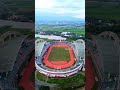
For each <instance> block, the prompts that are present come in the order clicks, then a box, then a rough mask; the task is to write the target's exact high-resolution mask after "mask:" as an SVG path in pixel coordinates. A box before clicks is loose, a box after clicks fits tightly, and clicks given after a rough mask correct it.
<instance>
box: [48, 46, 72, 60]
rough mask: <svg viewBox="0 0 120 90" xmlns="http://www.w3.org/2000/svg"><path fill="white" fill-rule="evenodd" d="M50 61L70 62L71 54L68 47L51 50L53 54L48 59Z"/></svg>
mask: <svg viewBox="0 0 120 90" xmlns="http://www.w3.org/2000/svg"><path fill="white" fill-rule="evenodd" d="M48 60H49V61H53V60H57V61H61V60H65V61H69V60H70V54H69V50H68V48H66V47H53V48H52V50H51V53H50V55H49V57H48Z"/></svg>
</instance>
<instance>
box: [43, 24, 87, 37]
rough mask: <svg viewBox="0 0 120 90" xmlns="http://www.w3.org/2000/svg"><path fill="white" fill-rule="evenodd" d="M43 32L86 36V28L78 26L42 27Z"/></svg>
mask: <svg viewBox="0 0 120 90" xmlns="http://www.w3.org/2000/svg"><path fill="white" fill-rule="evenodd" d="M41 31H59V32H71V33H75V34H79V35H84V34H85V27H76V26H67V25H66V26H51V25H41Z"/></svg>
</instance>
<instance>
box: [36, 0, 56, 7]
mask: <svg viewBox="0 0 120 90" xmlns="http://www.w3.org/2000/svg"><path fill="white" fill-rule="evenodd" d="M56 5H57V2H55V1H53V0H35V8H37V9H49V8H54V7H55V6H56Z"/></svg>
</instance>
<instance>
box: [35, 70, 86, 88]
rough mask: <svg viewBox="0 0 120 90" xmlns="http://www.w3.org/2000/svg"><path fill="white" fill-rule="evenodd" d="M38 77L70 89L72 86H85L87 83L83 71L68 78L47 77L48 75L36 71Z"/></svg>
mask: <svg viewBox="0 0 120 90" xmlns="http://www.w3.org/2000/svg"><path fill="white" fill-rule="evenodd" d="M36 78H37V79H38V80H40V81H44V82H47V83H51V84H57V85H59V86H60V87H62V89H68V88H71V87H73V88H76V87H83V86H84V85H85V76H84V75H83V74H81V73H79V74H77V75H75V76H72V77H67V78H49V77H48V78H47V76H45V75H43V74H41V73H39V72H36ZM46 80H47V81H46ZM68 90H69V89H68Z"/></svg>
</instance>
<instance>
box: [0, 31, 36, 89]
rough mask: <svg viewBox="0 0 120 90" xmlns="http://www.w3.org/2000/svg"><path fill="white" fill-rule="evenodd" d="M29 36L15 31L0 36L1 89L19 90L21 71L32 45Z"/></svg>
mask: <svg viewBox="0 0 120 90" xmlns="http://www.w3.org/2000/svg"><path fill="white" fill-rule="evenodd" d="M28 37H29V36H27V35H22V34H20V33H19V32H15V31H8V32H5V33H3V34H2V35H1V36H0V55H1V60H0V90H17V84H18V79H19V78H18V76H19V75H18V74H19V71H20V69H21V67H22V68H24V67H23V64H25V62H26V61H27V58H28V56H29V53H30V52H29V51H28V50H30V48H31V47H32V46H31V45H30V43H31V41H30V42H29V40H27V39H28ZM26 41H28V42H27V43H26ZM33 45H34V44H33ZM26 49H27V50H26ZM25 65H26V64H25Z"/></svg>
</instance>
